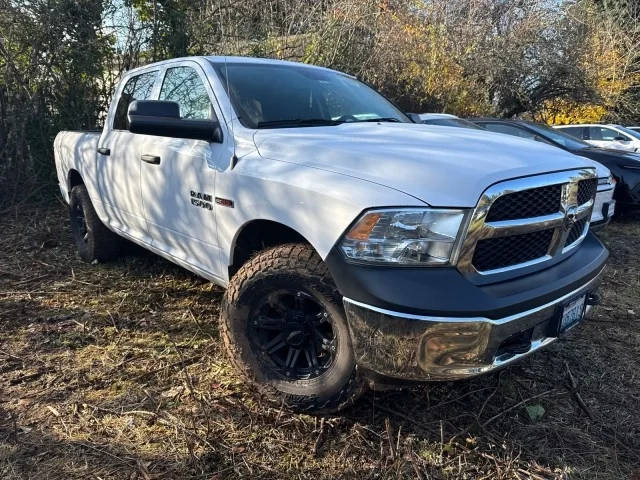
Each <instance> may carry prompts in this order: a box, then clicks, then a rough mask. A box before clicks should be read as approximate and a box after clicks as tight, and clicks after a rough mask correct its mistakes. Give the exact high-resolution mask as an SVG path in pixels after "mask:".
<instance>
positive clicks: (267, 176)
mask: <svg viewBox="0 0 640 480" xmlns="http://www.w3.org/2000/svg"><path fill="white" fill-rule="evenodd" d="M215 190H216V197H218V198H225V199H230V200H233V202H234V206H233V208H230V207H225V206H221V205H218V204H216V216H217V218H218V235H219V242H220V246H221V255H222V258H221V266H222V267H223V268H222V269H221V270H222V271H223V272H225V275H226V274H227V273H226V272H227V271H228V268H227V267H228V266H229V265H231V263H232V260H233V249H234V247H235V241H236V239H237V237H238V235H239V233H240V232H241V230H242V228H243V226H244V225H246V224H248V223H249V222H251V221H253V220H271V221H274V222H278V223H281V224H283V225H286V226H288V227H289V228H292V229H293V230H295V231H296V232H298V233H299V234H300V235H302V236H303V237H304V238H305V239H306V240H307V241H308V242H309V243H310V244H311V245H312V246H313V247H314V248H315V250H316V251H317V252H318V254H319V255H320V257H321V258H322V259H323V260H324V259H325V258H326V257H327V255H328V254H329V252H330V250H331V248H332V247H333V246H334V244H335V243H336V242H337V241H338V239H339V238H340V237H341V236H342V234H343V233H344V231H345V230H346V228H347V227H348V226H349V225H350V224H351V223H352V222H353V221H354V220H355V219H356V218H357V217H358V216H359V215H360V213H361V212H362V211H363V210H365V209H368V208H373V207H384V206H425V205H426V204H425V203H423V202H421V201H420V200H418V199H416V198H414V197H411V196H409V195H407V194H405V193H402V192H399V191H397V190H393V189H391V188H388V187H384V186H381V185H378V184H374V183H371V182H368V181H365V180H361V179H357V178H353V177H349V176H347V175H342V174H338V173H334V172H329V171H326V170H321V169H317V168H312V167H307V166H304V165H299V164H294V163H289V162H281V161H277V160H270V159H265V158H262V157H260V156H259V155H258V154H257V153H253V154H250V155H247V156H245V157H243V158H242V159H241V160H240V161H239V162H238V164H237V166H236V167H235V168H234V169H229V170H226V171H225V172H222V173H220V174H219V175H218V176H217V178H216V189H215Z"/></svg>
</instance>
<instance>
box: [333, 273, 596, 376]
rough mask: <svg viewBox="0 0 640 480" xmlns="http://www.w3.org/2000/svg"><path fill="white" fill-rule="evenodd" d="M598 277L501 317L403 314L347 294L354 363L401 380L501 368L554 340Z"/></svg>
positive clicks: (592, 287) (469, 374)
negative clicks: (568, 311)
mask: <svg viewBox="0 0 640 480" xmlns="http://www.w3.org/2000/svg"><path fill="white" fill-rule="evenodd" d="M600 278H601V273H600V274H598V275H597V276H596V277H594V278H593V279H592V280H590V281H589V282H588V283H587V284H585V285H584V286H582V287H581V288H579V289H577V290H575V291H573V292H571V293H568V294H566V295H563V296H562V297H560V298H558V299H556V300H555V301H553V302H549V303H547V304H545V305H542V306H540V307H537V308H533V309H531V310H527V311H524V312H522V313H518V314H515V315H510V316H508V317H504V318H500V319H490V318H483V317H469V318H460V317H431V316H420V315H410V314H402V313H398V312H392V311H389V310H384V309H381V308H377V307H372V306H369V305H366V304H363V303H360V302H357V301H354V300H350V299H348V298H345V299H344V307H345V311H346V314H347V318H348V320H349V327H350V330H351V339H352V342H353V347H354V351H355V356H356V363H357V364H358V366H359V367H361V368H364V369H366V370H367V371H370V372H375V373H376V374H378V375H382V376H385V377H390V378H397V379H404V380H455V379H460V378H465V377H471V376H475V375H480V374H482V373H486V372H489V371H492V370H495V369H498V368H500V367H504V366H506V365H508V364H509V363H511V362H514V361H516V360H519V359H520V358H522V357H524V356H526V355H529V354H531V353H533V352H535V351H536V350H538V349H540V348H542V347H545V346H547V345H549V344H551V343H552V342H554V341H555V340H557V338H558V331H559V321H560V317H561V315H562V310H563V306H564V305H566V304H567V303H568V302H570V301H571V300H573V299H576V298H580V297H581V296H583V295H586V296H587V298H589V296H590V295H591V294H592V293H593V291H594V290H595V289H596V287H597V285H598V284H599V282H600ZM588 310H589V306H587V311H588Z"/></svg>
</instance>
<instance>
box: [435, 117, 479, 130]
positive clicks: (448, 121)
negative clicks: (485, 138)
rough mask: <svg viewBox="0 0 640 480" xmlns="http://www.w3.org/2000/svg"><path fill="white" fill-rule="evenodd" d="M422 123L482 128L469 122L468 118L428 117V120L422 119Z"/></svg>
mask: <svg viewBox="0 0 640 480" xmlns="http://www.w3.org/2000/svg"><path fill="white" fill-rule="evenodd" d="M422 123H424V124H425V125H441V126H443V127H462V128H473V129H475V130H484V128H482V127H479V126H478V125H476V124H475V123H471V122H470V121H469V120H465V119H464V118H430V119H429V120H423V121H422Z"/></svg>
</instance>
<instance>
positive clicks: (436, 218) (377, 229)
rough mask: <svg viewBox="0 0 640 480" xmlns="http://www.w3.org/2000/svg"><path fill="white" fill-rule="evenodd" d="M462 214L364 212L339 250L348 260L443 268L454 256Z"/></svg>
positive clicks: (419, 210) (421, 210)
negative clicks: (439, 266) (441, 266)
mask: <svg viewBox="0 0 640 480" xmlns="http://www.w3.org/2000/svg"><path fill="white" fill-rule="evenodd" d="M464 214H465V212H464V210H452V209H432V208H402V209H380V210H370V211H368V212H365V213H364V215H362V217H360V219H358V221H357V222H356V223H355V225H354V226H353V227H352V228H351V230H349V231H348V232H347V234H346V235H345V236H344V238H343V240H342V244H341V245H340V247H341V248H342V251H343V252H344V254H345V255H346V256H347V258H349V259H353V260H359V261H363V262H372V263H393V264H401V265H447V264H449V263H452V261H453V256H454V255H455V253H456V247H457V243H458V242H457V240H458V234H459V232H460V227H461V225H462V220H463V219H464Z"/></svg>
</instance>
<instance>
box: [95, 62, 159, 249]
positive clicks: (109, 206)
mask: <svg viewBox="0 0 640 480" xmlns="http://www.w3.org/2000/svg"><path fill="white" fill-rule="evenodd" d="M159 73H160V71H159V69H155V70H151V71H147V72H143V73H138V74H134V75H131V76H130V77H129V78H125V79H124V80H123V86H122V87H121V88H120V90H119V91H118V92H116V95H118V101H117V103H116V105H115V107H113V106H112V109H113V111H110V112H109V116H108V118H107V125H108V127H109V128H105V131H104V133H103V134H102V136H101V138H100V141H99V143H98V155H97V159H96V163H97V179H98V190H99V192H100V198H101V201H102V202H103V206H104V211H105V214H106V216H107V221H108V223H109V225H110V226H111V227H113V228H115V229H117V230H119V231H120V232H123V233H125V234H127V235H129V236H131V237H133V238H135V239H138V240H142V241H144V242H146V243H148V242H149V238H148V236H147V225H146V220H145V216H144V211H143V209H142V203H141V198H140V197H141V193H140V160H139V159H140V151H144V149H145V145H147V144H150V143H152V142H153V138H154V137H151V136H149V135H139V134H133V133H131V132H129V131H128V128H129V124H128V119H127V111H128V108H129V104H130V103H131V102H133V101H134V100H149V99H151V98H153V94H154V88H155V87H156V82H157V80H158V78H159Z"/></svg>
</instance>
